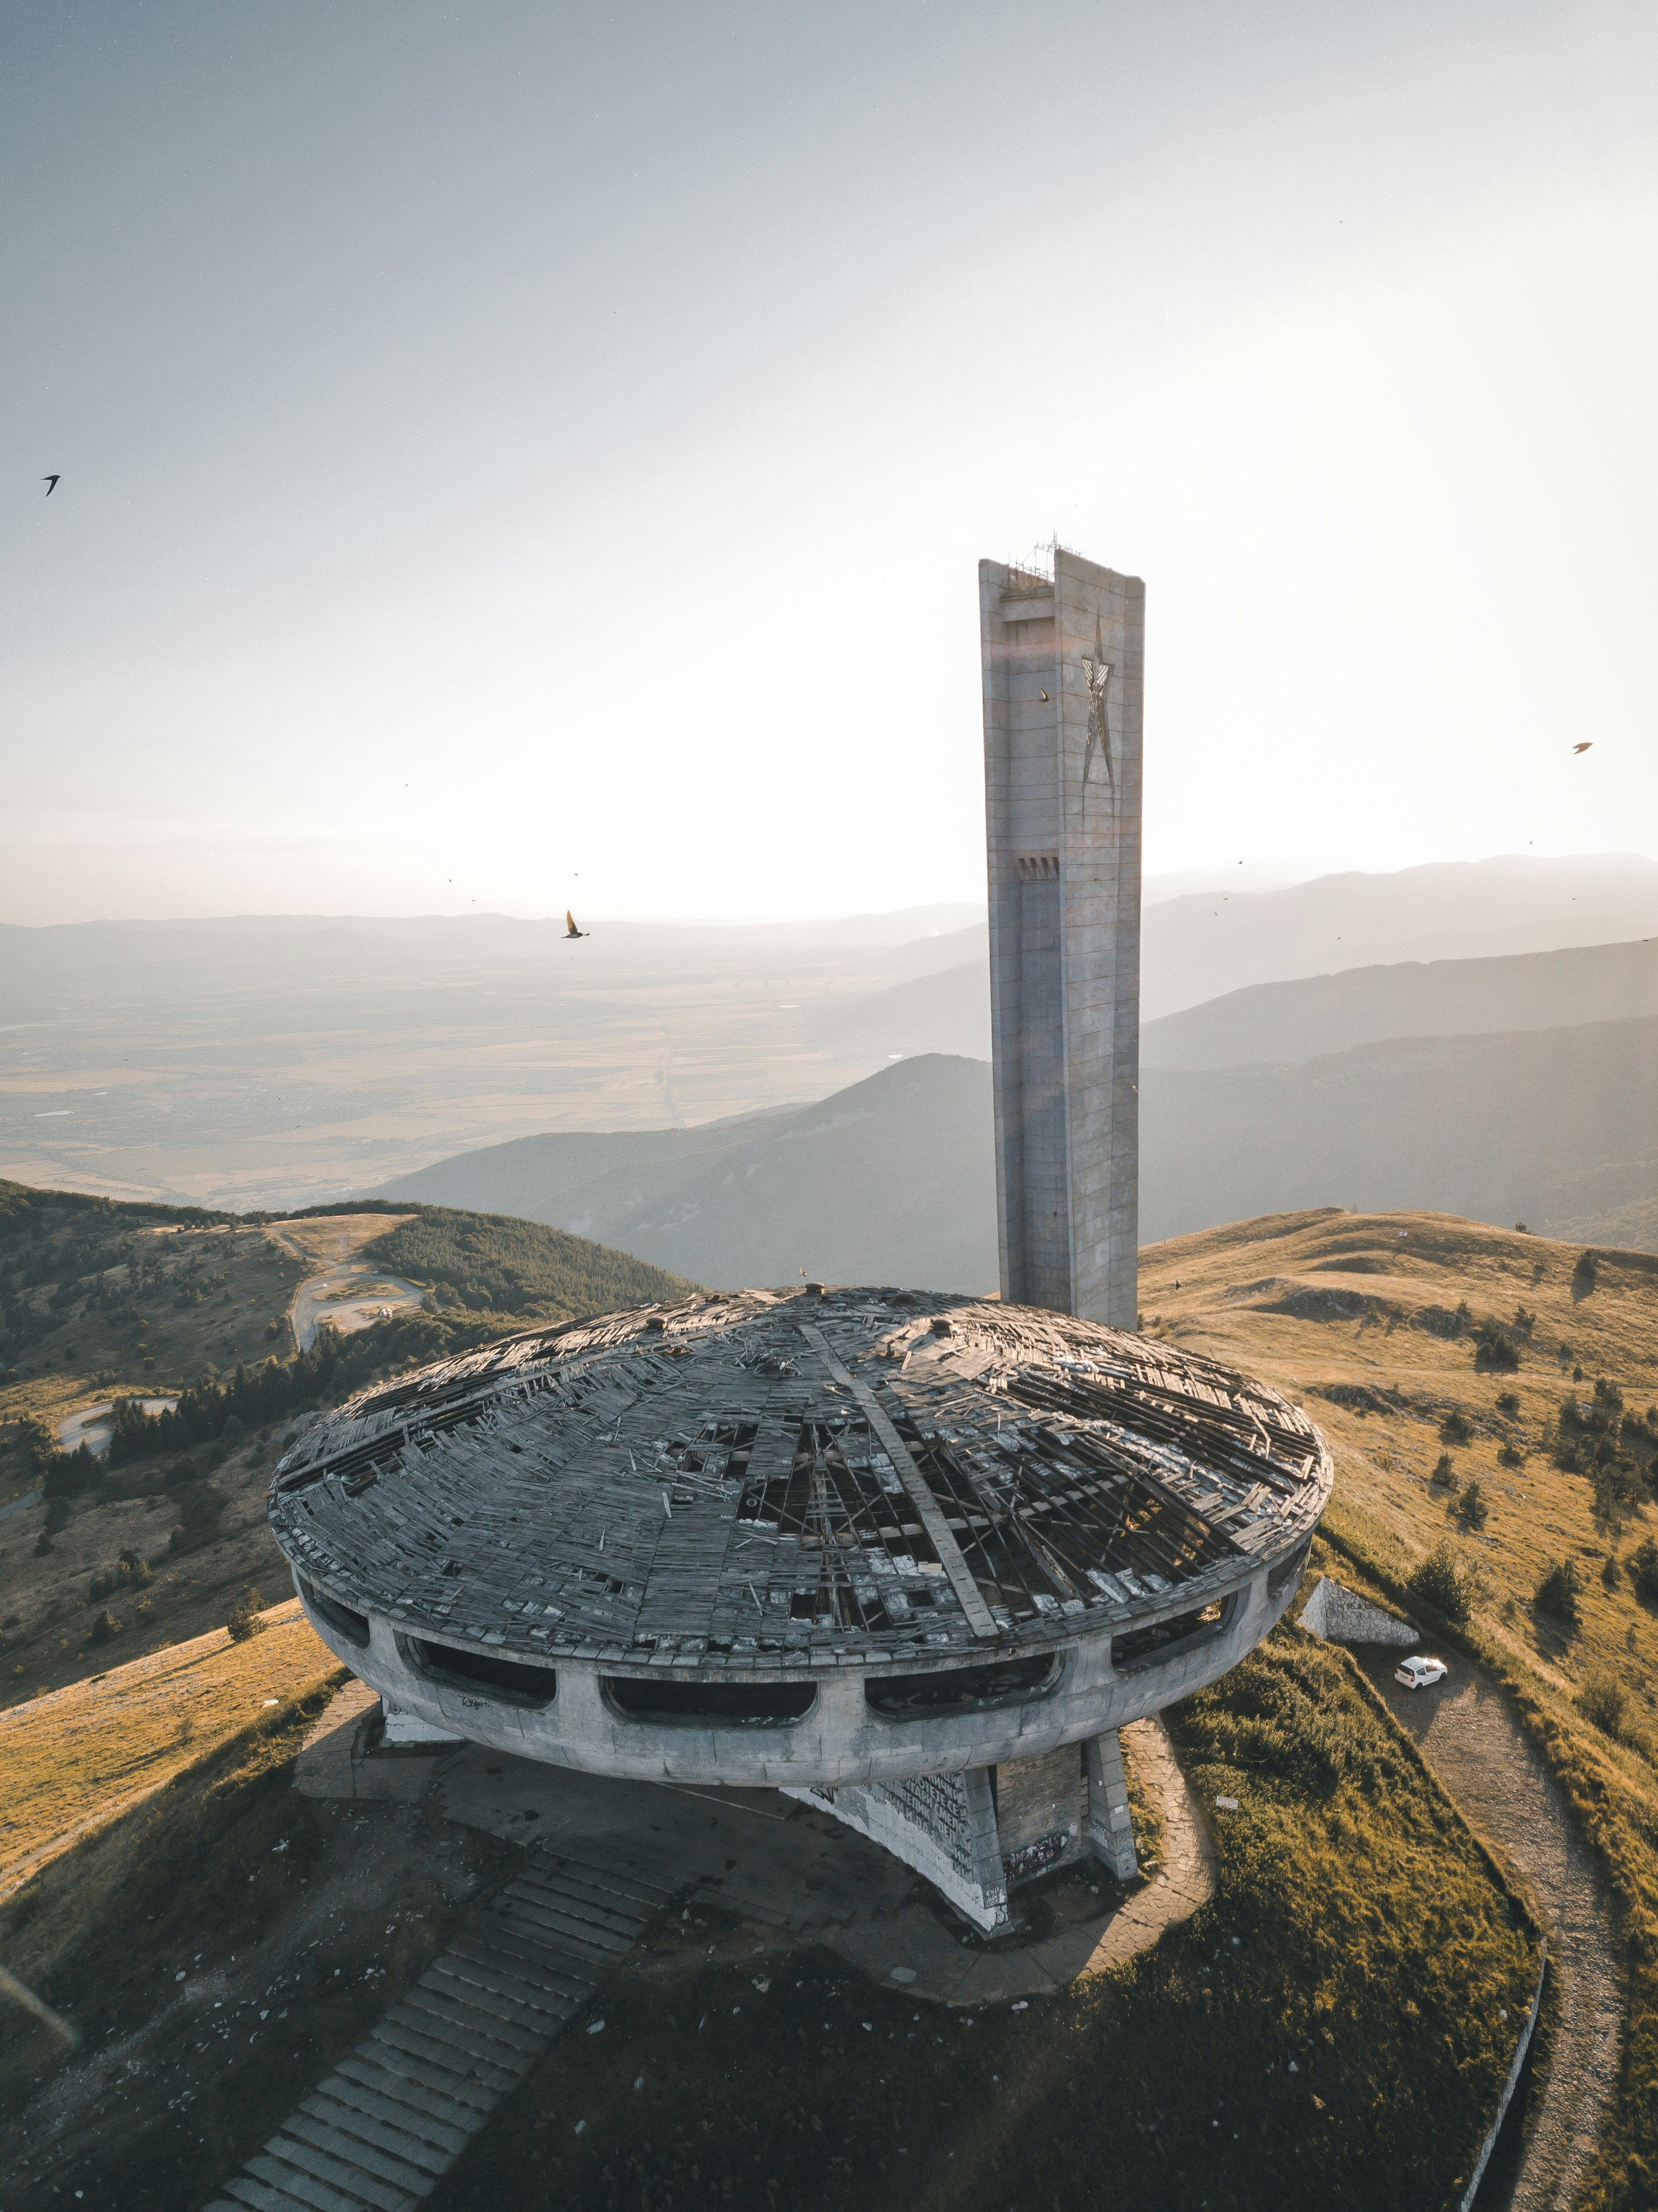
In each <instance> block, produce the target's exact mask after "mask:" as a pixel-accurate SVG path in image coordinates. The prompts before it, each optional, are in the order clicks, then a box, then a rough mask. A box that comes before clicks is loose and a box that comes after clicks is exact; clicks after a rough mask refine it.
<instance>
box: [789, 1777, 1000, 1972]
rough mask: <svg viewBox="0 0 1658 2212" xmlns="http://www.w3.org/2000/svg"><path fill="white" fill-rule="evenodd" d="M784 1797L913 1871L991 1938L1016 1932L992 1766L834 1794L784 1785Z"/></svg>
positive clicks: (850, 1787) (855, 1786) (854, 1786)
mask: <svg viewBox="0 0 1658 2212" xmlns="http://www.w3.org/2000/svg"><path fill="white" fill-rule="evenodd" d="M783 1795H784V1796H786V1797H794V1798H798V1799H799V1802H801V1804H803V1805H811V1806H812V1807H813V1808H816V1810H817V1811H818V1812H821V1813H832V1814H834V1816H835V1819H836V1820H843V1821H844V1822H845V1823H846V1825H847V1827H849V1828H855V1829H856V1830H857V1832H858V1833H859V1835H860V1836H867V1837H868V1838H869V1839H870V1841H871V1842H872V1843H873V1844H880V1845H881V1847H882V1849H883V1850H889V1851H890V1852H891V1853H892V1856H893V1857H894V1858H896V1859H902V1861H903V1863H904V1864H905V1865H906V1866H909V1867H914V1869H915V1871H916V1873H917V1874H919V1875H925V1876H926V1879H927V1881H930V1882H931V1883H932V1886H933V1887H934V1888H935V1889H938V1890H940V1891H942V1892H943V1893H944V1896H945V1897H947V1898H948V1899H950V1903H951V1904H952V1905H954V1906H955V1907H956V1909H957V1911H958V1912H960V1913H962V1914H963V1916H964V1917H966V1918H967V1919H969V1920H970V1921H971V1922H972V1923H973V1924H974V1926H975V1928H979V1929H982V1930H983V1931H984V1933H985V1934H986V1935H987V1936H995V1935H999V1933H1000V1932H1001V1931H1002V1929H1005V1928H1007V1927H1009V1926H1011V1920H1010V1918H1009V1915H1008V1910H1007V1881H1006V1878H1005V1875H1004V1874H1003V1871H1002V1848H1001V1842H1000V1839H999V1837H998V1835H997V1832H996V1801H995V1798H994V1796H993V1794H992V1791H991V1787H990V1770H989V1768H988V1767H985V1766H979V1767H974V1768H971V1769H969V1771H968V1772H966V1773H965V1774H963V1773H954V1772H947V1773H943V1774H917V1775H914V1776H913V1777H912V1778H910V1779H909V1780H908V1781H907V1782H892V1783H879V1782H862V1783H843V1784H840V1785H839V1786H837V1787H836V1788H835V1789H833V1790H830V1789H827V1788H823V1787H818V1786H815V1785H814V1786H813V1787H811V1788H809V1789H794V1788H791V1787H789V1786H788V1785H787V1784H785V1785H784V1788H783Z"/></svg>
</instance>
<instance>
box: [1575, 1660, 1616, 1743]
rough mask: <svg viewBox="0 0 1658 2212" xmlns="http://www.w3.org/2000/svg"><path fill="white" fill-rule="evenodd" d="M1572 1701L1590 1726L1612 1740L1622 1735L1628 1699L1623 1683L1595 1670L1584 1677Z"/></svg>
mask: <svg viewBox="0 0 1658 2212" xmlns="http://www.w3.org/2000/svg"><path fill="white" fill-rule="evenodd" d="M1573 1702H1574V1703H1575V1704H1576V1707H1577V1710H1578V1711H1579V1712H1580V1713H1582V1716H1583V1718H1584V1719H1585V1720H1586V1721H1588V1723H1589V1724H1590V1726H1591V1727H1593V1728H1598V1729H1600V1733H1601V1735H1609V1736H1611V1737H1612V1740H1613V1741H1614V1742H1616V1741H1619V1739H1620V1738H1621V1737H1622V1735H1623V1733H1624V1721H1625V1711H1626V1709H1627V1705H1628V1699H1626V1697H1625V1692H1624V1686H1623V1684H1622V1683H1621V1682H1619V1681H1617V1680H1614V1678H1613V1677H1612V1675H1610V1674H1605V1673H1601V1672H1597V1673H1595V1674H1590V1675H1588V1677H1586V1679H1585V1680H1584V1683H1583V1686H1582V1689H1581V1690H1579V1692H1577V1695H1576V1699H1574V1700H1573Z"/></svg>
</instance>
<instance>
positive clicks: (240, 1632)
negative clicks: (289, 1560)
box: [225, 1584, 270, 1644]
mask: <svg viewBox="0 0 1658 2212" xmlns="http://www.w3.org/2000/svg"><path fill="white" fill-rule="evenodd" d="M225 1626H226V1628H227V1629H228V1630H229V1632H230V1640H231V1642H232V1643H233V1644H246V1642H247V1640H248V1638H249V1637H251V1636H263V1635H264V1632H265V1630H266V1628H267V1627H268V1626H270V1623H269V1622H268V1621H264V1620H260V1618H259V1593H258V1590H256V1589H253V1588H252V1585H251V1584H250V1585H249V1587H248V1588H247V1589H245V1590H244V1591H243V1592H242V1594H241V1595H240V1597H239V1598H238V1599H237V1601H236V1602H235V1604H234V1605H233V1606H232V1607H231V1608H230V1611H229V1613H228V1614H227V1615H226V1617H225Z"/></svg>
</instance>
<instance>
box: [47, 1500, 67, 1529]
mask: <svg viewBox="0 0 1658 2212" xmlns="http://www.w3.org/2000/svg"><path fill="white" fill-rule="evenodd" d="M68 1526H69V1500H68V1498H47V1500H46V1529H47V1533H48V1534H51V1535H53V1536H55V1535H56V1534H58V1530H59V1529H60V1528H68Z"/></svg>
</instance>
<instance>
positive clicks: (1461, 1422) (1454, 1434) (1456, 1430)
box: [1439, 1406, 1473, 1444]
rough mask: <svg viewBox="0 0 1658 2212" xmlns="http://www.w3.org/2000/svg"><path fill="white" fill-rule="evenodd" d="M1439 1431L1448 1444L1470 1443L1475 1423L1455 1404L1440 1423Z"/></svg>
mask: <svg viewBox="0 0 1658 2212" xmlns="http://www.w3.org/2000/svg"><path fill="white" fill-rule="evenodd" d="M1439 1433H1440V1436H1441V1437H1442V1439H1443V1441H1444V1442H1445V1443H1448V1444H1466V1443H1471V1442H1472V1441H1473V1422H1472V1421H1471V1420H1470V1419H1468V1417H1467V1414H1466V1413H1464V1412H1463V1410H1462V1408H1461V1407H1460V1406H1453V1407H1452V1408H1451V1410H1450V1412H1449V1413H1447V1414H1446V1416H1445V1418H1444V1419H1443V1420H1442V1422H1441V1423H1440V1425H1439Z"/></svg>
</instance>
